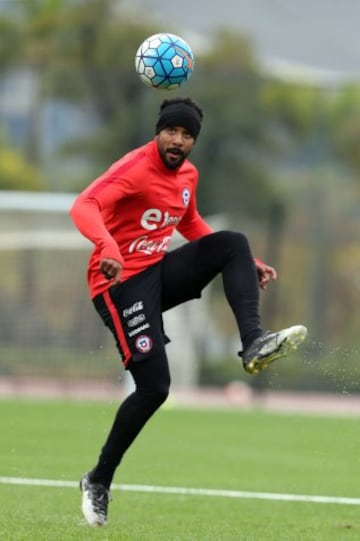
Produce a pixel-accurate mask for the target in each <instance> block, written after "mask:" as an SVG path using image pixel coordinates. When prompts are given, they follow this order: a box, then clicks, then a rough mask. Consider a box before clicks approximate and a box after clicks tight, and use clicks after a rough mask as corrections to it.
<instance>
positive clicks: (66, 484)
mask: <svg viewBox="0 0 360 541" xmlns="http://www.w3.org/2000/svg"><path fill="white" fill-rule="evenodd" d="M0 484H3V485H23V486H24V485H28V486H43V487H61V488H78V487H79V483H78V482H76V481H65V480H62V481H60V480H52V479H26V478H23V477H0ZM111 490H123V491H128V492H150V493H158V494H175V495H182V496H215V497H221V498H240V499H241V498H242V499H256V500H273V501H285V502H310V503H329V504H340V505H360V498H345V497H337V496H310V495H304V494H276V493H271V492H247V491H243V490H221V489H212V488H186V487H163V486H151V485H123V484H113V485H112V486H111Z"/></svg>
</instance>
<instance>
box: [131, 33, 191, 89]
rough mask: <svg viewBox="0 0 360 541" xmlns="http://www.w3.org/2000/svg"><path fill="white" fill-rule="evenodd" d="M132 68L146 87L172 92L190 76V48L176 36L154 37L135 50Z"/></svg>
mask: <svg viewBox="0 0 360 541" xmlns="http://www.w3.org/2000/svg"><path fill="white" fill-rule="evenodd" d="M135 69H136V72H137V74H138V75H139V77H140V79H141V80H142V82H143V83H144V84H145V85H147V86H150V87H152V88H156V89H163V90H173V89H175V88H178V87H179V86H180V85H181V84H183V83H184V82H185V81H187V80H188V79H189V78H190V77H191V74H192V72H193V69H194V55H193V52H192V50H191V47H190V45H189V44H188V43H186V41H185V40H183V39H182V38H180V37H179V36H176V35H175V34H168V33H160V34H154V35H153V36H150V37H148V38H146V39H145V40H144V41H143V42H142V44H141V45H140V47H139V48H138V50H137V52H136V55H135Z"/></svg>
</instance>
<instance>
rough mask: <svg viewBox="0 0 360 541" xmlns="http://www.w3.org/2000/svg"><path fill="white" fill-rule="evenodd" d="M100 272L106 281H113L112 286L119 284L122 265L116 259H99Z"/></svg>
mask: <svg viewBox="0 0 360 541" xmlns="http://www.w3.org/2000/svg"><path fill="white" fill-rule="evenodd" d="M100 270H101V272H102V273H103V275H104V276H105V278H106V279H107V280H113V281H114V284H118V283H120V281H121V273H122V265H121V263H119V261H116V259H107V258H105V259H101V260H100Z"/></svg>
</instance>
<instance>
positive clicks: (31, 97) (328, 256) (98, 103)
mask: <svg viewBox="0 0 360 541" xmlns="http://www.w3.org/2000/svg"><path fill="white" fill-rule="evenodd" d="M0 30H1V36H2V47H1V51H0V89H2V93H1V94H0V112H1V117H0V120H1V137H0V157H1V160H0V189H2V190H9V189H11V190H25V189H26V190H45V191H49V192H63V191H71V192H76V191H78V190H80V189H81V188H83V187H84V186H85V185H86V184H87V183H88V182H89V181H90V180H91V179H92V178H94V177H95V176H97V175H98V174H99V173H100V172H101V171H102V170H103V169H104V168H106V167H107V166H108V165H109V164H110V163H111V162H112V161H114V160H115V159H117V158H118V157H119V156H120V155H121V154H123V153H124V152H126V151H127V150H129V149H130V148H132V147H134V146H137V145H141V144H143V143H144V142H145V141H147V140H148V139H149V138H152V136H153V133H154V125H155V121H156V114H157V110H158V107H159V105H160V103H161V101H162V100H163V99H164V97H166V96H167V94H164V93H161V92H156V91H152V90H150V89H148V88H146V87H144V86H143V85H142V84H141V83H140V81H139V79H138V78H137V76H136V74H135V71H134V61H133V57H134V52H135V51H136V49H137V47H138V45H139V43H140V42H141V41H142V40H143V39H144V37H145V36H147V35H150V34H152V33H155V32H157V31H161V30H168V31H174V32H176V33H180V32H181V30H179V29H177V28H176V27H175V26H174V25H173V24H170V23H169V22H164V28H159V27H158V26H155V25H154V23H153V22H152V21H151V16H150V15H149V16H148V17H147V16H145V14H144V13H143V12H142V13H141V16H139V15H138V14H137V13H135V12H131V11H129V10H128V9H127V10H125V8H124V7H123V5H122V3H121V2H114V1H112V0H89V1H88V2H81V1H75V0H73V1H70V0H42V1H32V2H28V1H27V0H19V1H18V2H16V3H13V4H12V5H11V6H10V8H9V9H8V10H6V11H1V12H0ZM195 55H196V66H195V71H194V75H193V77H192V79H191V80H190V81H189V82H188V83H187V85H186V86H184V87H183V88H182V89H181V94H188V95H191V96H192V97H193V98H194V99H196V100H197V101H199V103H200V104H201V106H202V107H203V109H204V111H205V120H204V124H203V130H202V133H201V136H200V138H199V140H198V142H197V145H196V148H195V150H194V153H193V161H194V162H195V163H196V165H197V166H198V167H199V170H200V176H201V182H200V187H199V195H198V199H199V206H200V209H201V211H202V213H203V214H205V215H211V214H220V215H222V216H224V217H225V220H226V223H228V224H229V226H231V227H234V228H237V229H241V230H243V231H245V232H246V233H247V234H248V235H249V237H250V240H251V243H252V245H253V248H254V252H256V255H259V256H260V257H262V258H264V259H265V260H266V261H267V262H268V263H269V264H272V265H274V266H276V267H277V269H278V271H279V275H280V279H279V284H278V285H273V286H272V288H271V290H269V291H268V292H266V294H265V295H264V296H263V297H262V308H263V313H264V320H265V323H266V325H267V326H274V327H275V326H280V325H287V324H289V323H291V322H295V321H302V322H304V323H305V324H307V325H308V326H309V327H310V330H311V338H312V339H311V343H310V346H309V347H310V350H309V353H308V355H309V356H310V357H311V358H312V359H319V358H323V357H324V355H325V357H327V358H328V357H329V351H327V352H325V353H324V351H323V349H324V348H323V347H322V346H321V345H324V344H326V345H327V347H329V348H337V347H341V348H344V347H347V348H352V349H351V350H352V352H353V354H352V356H351V358H352V359H353V363H354V365H355V363H357V357H358V356H357V351H358V347H359V339H358V335H359V332H358V329H359V327H360V320H359V315H358V310H357V305H358V298H359V293H360V292H359V284H360V254H359V250H358V249H357V246H358V231H359V205H358V190H359V180H358V179H359V170H360V160H359V152H358V141H359V135H360V91H359V88H358V87H357V86H355V85H353V86H346V87H345V86H338V87H336V88H335V87H332V88H323V87H319V86H315V85H314V86H312V85H309V84H305V83H304V84H302V83H298V84H295V83H290V82H288V81H280V80H277V79H275V78H269V77H265V76H264V74H263V73H262V71H261V67H260V66H259V65H258V61H257V59H256V57H255V56H254V54H253V51H252V48H251V44H250V42H249V41H248V40H247V39H246V38H245V37H244V36H242V35H238V34H236V33H234V32H230V31H228V30H226V29H219V30H218V32H217V33H215V34H214V35H212V36H211V39H209V40H208V41H207V43H206V45H205V46H200V45H196V49H195ZM19 77H20V79H19ZM19 80H20V82H21V84H20V85H19V84H14V81H15V82H16V81H19ZM11 84H14V91H16V92H17V93H18V92H19V88H20V87H21V92H20V94H21V96H22V99H23V101H24V103H23V102H22V115H21V119H19V118H17V117H16V113H14V111H13V110H12V109H11V108H9V107H8V106H7V104H8V102H7V101H6V95H7V94H8V95H9V94H10V95H11ZM9 87H10V91H9ZM15 87H16V88H15ZM6 91H7V94H6ZM25 98H26V99H25ZM19 123H20V124H19ZM14 126H15V127H16V129H15V128H14ZM220 289H221V288H220V285H219V287H215V288H214V291H213V293H212V295H213V298H212V302H213V304H214V306H215V307H216V310H217V313H220V314H222V317H221V321H218V328H220V329H222V328H223V334H224V336H226V335H227V334H228V336H233V335H234V333H235V329H234V324H233V320H232V315H231V314H230V312H229V311H228V310H227V308H226V307H224V306H223V305H222V304H221V301H220V300H219V295H220ZM45 303H46V299H45V300H44V305H43V306H42V309H43V310H44V311H45V309H46V307H45ZM219 306H220V308H219ZM215 318H216V315H215ZM229 343H232V342H231V340H229ZM227 354H228V352H227V351H226V352H224V357H227ZM207 362H208V360H206V359H203V365H204V367H206V363H207ZM338 362H339V363H343V362H344V359H343V356H342V354H340V357H339V360H338ZM346 362H348V360H347V361H346ZM204 370H205V372H204V373H206V369H204ZM210 372H211V369H210V368H209V373H210ZM209 377H210V376H209ZM349 378H351V371H350V372H349ZM220 379H221V378H220ZM205 380H206V377H205ZM299 380H301V378H299Z"/></svg>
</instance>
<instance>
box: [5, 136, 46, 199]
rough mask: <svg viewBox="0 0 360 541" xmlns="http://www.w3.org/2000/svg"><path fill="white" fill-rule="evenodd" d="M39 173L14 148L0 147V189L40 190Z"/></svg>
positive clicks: (40, 180)
mask: <svg viewBox="0 0 360 541" xmlns="http://www.w3.org/2000/svg"><path fill="white" fill-rule="evenodd" d="M43 187H44V184H43V182H42V179H41V175H40V173H39V172H38V171H37V170H36V169H35V168H34V167H33V166H32V165H31V164H29V163H27V162H26V161H25V160H24V158H23V157H22V156H21V155H20V154H19V153H18V152H15V151H14V150H12V149H10V148H6V147H0V190H24V191H33V190H40V189H42V188H43Z"/></svg>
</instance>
